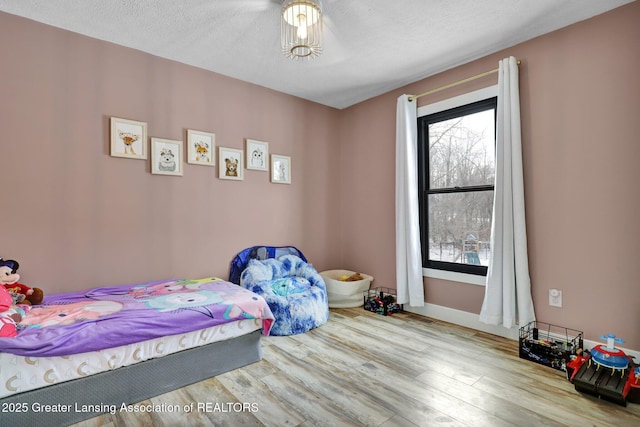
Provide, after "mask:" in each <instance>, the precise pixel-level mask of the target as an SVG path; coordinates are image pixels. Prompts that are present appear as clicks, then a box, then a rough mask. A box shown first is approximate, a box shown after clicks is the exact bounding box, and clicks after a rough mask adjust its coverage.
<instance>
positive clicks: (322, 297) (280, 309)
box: [240, 255, 329, 335]
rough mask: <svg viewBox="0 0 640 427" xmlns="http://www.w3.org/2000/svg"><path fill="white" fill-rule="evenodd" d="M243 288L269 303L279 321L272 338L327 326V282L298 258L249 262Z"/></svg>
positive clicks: (288, 257) (244, 274) (288, 256)
mask: <svg viewBox="0 0 640 427" xmlns="http://www.w3.org/2000/svg"><path fill="white" fill-rule="evenodd" d="M240 285H241V286H243V287H245V288H247V289H249V290H251V291H253V292H255V293H257V294H259V295H262V297H263V298H264V299H265V300H266V301H267V304H269V308H271V311H272V312H273V315H274V317H275V319H276V320H275V322H274V324H273V326H272V327H271V335H294V334H301V333H303V332H307V331H309V330H311V329H313V328H317V327H318V326H320V325H323V324H324V323H326V321H327V320H328V319H329V303H328V300H327V288H326V286H325V284H324V280H322V277H321V276H320V274H318V272H317V271H316V269H315V268H313V266H312V265H311V264H307V263H306V262H304V261H303V260H302V259H300V258H299V257H297V256H295V255H284V256H281V257H279V258H278V259H273V258H270V259H265V260H257V259H251V260H249V264H248V265H247V268H246V269H245V270H244V271H243V272H242V274H241V275H240Z"/></svg>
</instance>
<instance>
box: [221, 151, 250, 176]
mask: <svg viewBox="0 0 640 427" xmlns="http://www.w3.org/2000/svg"><path fill="white" fill-rule="evenodd" d="M218 164H219V166H218V171H219V173H218V176H219V177H220V179H235V180H238V181H241V180H243V179H244V174H243V165H242V150H235V149H233V148H225V147H220V148H219V151H218Z"/></svg>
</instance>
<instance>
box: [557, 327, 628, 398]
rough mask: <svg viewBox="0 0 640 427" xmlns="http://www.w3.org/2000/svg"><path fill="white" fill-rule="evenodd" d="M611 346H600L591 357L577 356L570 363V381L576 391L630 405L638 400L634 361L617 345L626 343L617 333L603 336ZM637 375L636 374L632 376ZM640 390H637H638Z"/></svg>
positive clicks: (568, 366)
mask: <svg viewBox="0 0 640 427" xmlns="http://www.w3.org/2000/svg"><path fill="white" fill-rule="evenodd" d="M601 338H602V339H606V340H607V344H606V345H603V344H598V345H596V346H594V347H593V348H592V349H591V352H589V354H588V355H582V354H581V355H576V356H575V357H572V360H571V361H570V362H569V363H567V378H568V379H569V381H571V382H572V383H573V384H574V386H575V388H576V390H577V391H579V392H582V393H588V394H591V395H594V396H598V397H600V398H601V399H605V400H609V401H611V402H614V403H617V404H619V405H623V406H626V405H627V398H629V401H631V402H634V401H636V393H637V391H633V393H631V395H629V392H630V391H632V388H633V387H636V386H635V382H636V380H635V378H634V377H635V372H636V370H637V368H636V369H634V364H633V360H632V359H631V357H629V356H627V355H626V354H625V353H624V351H622V350H620V349H619V348H616V347H615V343H623V342H624V341H622V340H621V339H619V338H616V336H615V335H613V334H608V335H606V336H605V335H603V336H602V337H601ZM632 373H633V375H632ZM636 390H637V389H636Z"/></svg>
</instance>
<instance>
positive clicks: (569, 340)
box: [519, 321, 583, 371]
mask: <svg viewBox="0 0 640 427" xmlns="http://www.w3.org/2000/svg"><path fill="white" fill-rule="evenodd" d="M581 348H583V333H582V331H577V330H575V329H569V328H565V327H563V326H556V325H552V324H549V323H544V322H538V321H533V322H529V323H528V324H527V325H525V326H523V327H521V328H520V339H519V351H520V358H522V359H527V360H531V361H532V362H536V363H539V364H541V365H545V366H550V367H551V368H554V369H558V370H561V371H566V363H567V362H568V361H569V357H570V356H571V355H572V354H576V352H577V351H578V349H581Z"/></svg>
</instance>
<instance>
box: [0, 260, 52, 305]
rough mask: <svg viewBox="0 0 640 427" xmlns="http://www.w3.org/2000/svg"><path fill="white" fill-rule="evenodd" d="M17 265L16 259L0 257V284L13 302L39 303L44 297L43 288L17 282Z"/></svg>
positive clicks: (18, 265)
mask: <svg viewBox="0 0 640 427" xmlns="http://www.w3.org/2000/svg"><path fill="white" fill-rule="evenodd" d="M18 267H20V264H18V261H14V260H12V259H8V260H4V259H2V258H0V284H2V285H3V287H4V288H5V289H6V290H7V291H9V294H10V295H11V296H12V298H13V304H26V305H37V304H40V303H41V302H42V298H43V297H44V292H43V290H42V289H40V288H30V287H29V286H27V285H24V284H22V283H18V280H20V275H19V274H18V273H17V271H18Z"/></svg>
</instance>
